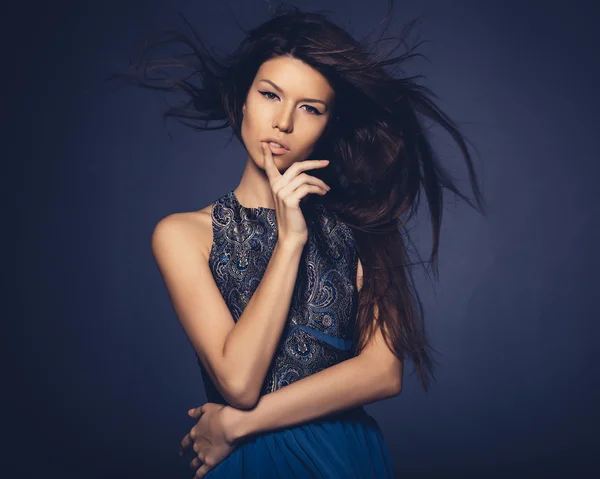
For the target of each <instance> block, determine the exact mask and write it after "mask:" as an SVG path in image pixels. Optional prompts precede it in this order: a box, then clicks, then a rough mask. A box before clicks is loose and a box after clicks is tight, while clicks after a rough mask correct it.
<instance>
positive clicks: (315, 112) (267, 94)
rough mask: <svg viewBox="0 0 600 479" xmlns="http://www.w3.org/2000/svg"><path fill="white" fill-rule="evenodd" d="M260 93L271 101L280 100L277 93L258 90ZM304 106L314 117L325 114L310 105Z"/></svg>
mask: <svg viewBox="0 0 600 479" xmlns="http://www.w3.org/2000/svg"><path fill="white" fill-rule="evenodd" d="M258 93H260V94H261V95H262V96H264V97H265V98H268V99H269V100H274V99H275V98H279V97H278V96H277V95H275V93H273V92H270V91H260V90H258ZM303 106H305V107H306V108H307V110H306V111H308V112H309V113H311V114H312V115H322V114H323V113H321V112H320V111H319V110H317V109H316V108H315V107H314V106H310V105H303Z"/></svg>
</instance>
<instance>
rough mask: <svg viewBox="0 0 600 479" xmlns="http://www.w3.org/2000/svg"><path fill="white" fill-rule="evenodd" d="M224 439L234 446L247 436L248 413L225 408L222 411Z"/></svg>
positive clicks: (228, 407) (230, 407)
mask: <svg viewBox="0 0 600 479" xmlns="http://www.w3.org/2000/svg"><path fill="white" fill-rule="evenodd" d="M222 413H223V426H224V430H225V431H224V432H225V438H226V440H227V442H229V443H230V444H236V443H237V442H238V441H240V440H241V439H243V438H244V437H245V436H247V435H248V434H249V433H250V431H249V426H248V424H249V415H250V412H249V411H244V410H242V409H236V408H234V407H232V406H226V407H225V408H224V409H223V411H222Z"/></svg>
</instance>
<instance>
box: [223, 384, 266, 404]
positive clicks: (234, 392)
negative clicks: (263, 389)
mask: <svg viewBox="0 0 600 479" xmlns="http://www.w3.org/2000/svg"><path fill="white" fill-rule="evenodd" d="M227 392H228V393H227V394H226V396H227V397H226V398H225V399H226V400H227V402H228V403H229V405H230V406H232V407H234V408H236V409H253V408H254V407H255V406H256V404H257V403H258V399H259V396H260V395H259V393H258V392H256V391H250V390H249V388H247V387H229V388H228V391H227Z"/></svg>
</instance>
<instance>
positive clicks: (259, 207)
mask: <svg viewBox="0 0 600 479" xmlns="http://www.w3.org/2000/svg"><path fill="white" fill-rule="evenodd" d="M229 196H230V198H231V199H232V200H233V201H235V203H236V204H237V205H238V206H239V207H240V208H241V209H243V210H247V211H258V212H260V211H275V208H267V207H266V206H254V207H250V206H244V205H242V204H241V203H240V200H238V199H237V196H235V193H234V192H233V190H230V191H229Z"/></svg>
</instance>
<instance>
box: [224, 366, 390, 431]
mask: <svg viewBox="0 0 600 479" xmlns="http://www.w3.org/2000/svg"><path fill="white" fill-rule="evenodd" d="M401 384H402V376H401V372H398V371H391V370H389V369H386V368H384V367H382V365H381V363H377V362H376V361H374V358H372V357H369V356H360V355H359V356H356V357H354V358H351V359H348V360H346V361H343V362H341V363H339V364H336V365H334V366H331V367H329V368H326V369H324V370H322V371H319V372H318V373H315V374H312V375H311V376H308V377H306V378H304V379H301V380H299V381H296V382H294V383H292V384H290V385H288V386H285V387H283V388H281V389H278V390H276V391H274V392H272V393H269V394H265V395H264V396H262V397H261V398H260V399H259V401H258V404H257V405H256V407H254V408H253V409H251V410H245V411H241V410H237V409H232V411H231V413H232V420H231V421H230V424H231V431H230V432H229V437H231V438H232V440H234V441H235V440H238V439H241V438H243V437H245V436H248V435H252V434H256V433H260V432H265V431H272V430H275V429H278V428H282V427H290V426H294V425H297V424H300V423H303V422H307V421H311V420H314V419H317V418H320V417H322V416H326V415H328V414H331V413H334V412H337V411H342V410H345V409H350V408H353V407H357V406H363V405H366V404H369V403H372V402H375V401H378V400H381V399H385V398H389V397H393V396H396V395H398V394H399V393H400V389H401Z"/></svg>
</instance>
